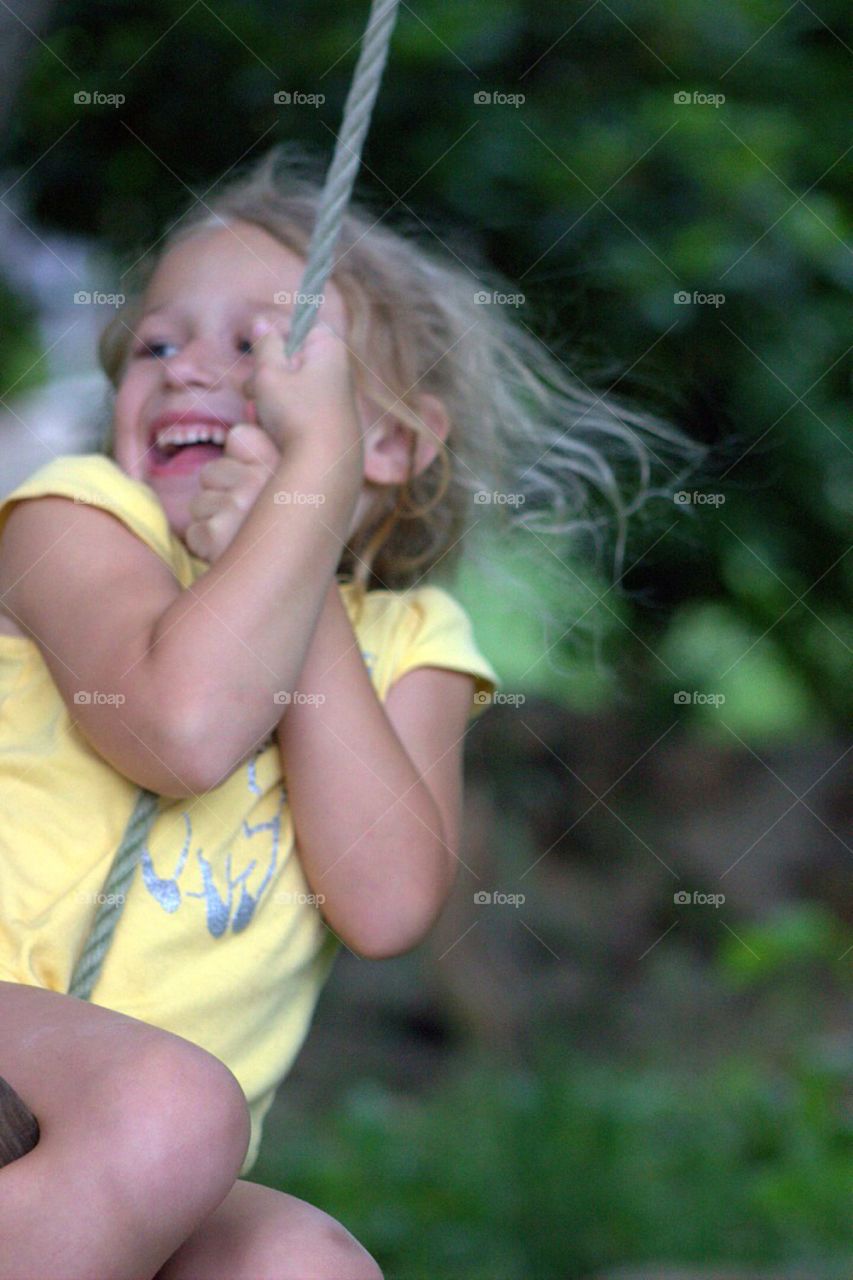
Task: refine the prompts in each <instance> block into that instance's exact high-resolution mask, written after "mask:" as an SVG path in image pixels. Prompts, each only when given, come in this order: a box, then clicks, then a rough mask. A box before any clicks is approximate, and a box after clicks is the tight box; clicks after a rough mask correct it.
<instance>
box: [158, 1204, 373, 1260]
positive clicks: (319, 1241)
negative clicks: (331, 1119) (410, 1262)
mask: <svg viewBox="0 0 853 1280" xmlns="http://www.w3.org/2000/svg"><path fill="white" fill-rule="evenodd" d="M156 1280H382V1272H381V1271H380V1270H379V1267H378V1266H377V1265H376V1263H375V1261H374V1260H373V1258H372V1257H371V1256H370V1254H369V1253H368V1252H367V1250H366V1249H365V1248H363V1247H362V1245H360V1244H359V1243H358V1241H357V1240H356V1239H355V1237H354V1236H352V1235H350V1233H349V1232H348V1231H347V1230H346V1228H345V1227H343V1226H342V1225H341V1224H340V1223H339V1222H336V1221H335V1219H334V1218H330V1217H329V1215H328V1214H327V1213H323V1212H322V1210H321V1209H315V1208H314V1207H313V1205H310V1204H307V1203H306V1202H305V1201H304V1200H298V1199H297V1198H296V1197H295V1196H289V1195H284V1194H283V1193H282V1192H281V1191H273V1190H271V1188H269V1187H262V1186H258V1185H257V1184H256V1183H252V1182H237V1183H235V1185H234V1186H233V1188H232V1189H231V1191H229V1193H228V1195H227V1196H226V1197H225V1199H224V1201H223V1202H222V1204H221V1205H220V1206H219V1208H218V1209H216V1210H214V1212H213V1213H212V1214H211V1216H210V1217H209V1218H208V1220H207V1221H206V1222H204V1223H202V1224H201V1226H199V1227H197V1228H196V1230H195V1231H194V1232H193V1234H192V1235H191V1236H190V1237H189V1238H188V1239H187V1240H186V1241H185V1242H184V1243H183V1244H182V1245H181V1247H180V1249H178V1251H177V1253H175V1254H174V1255H173V1256H172V1257H171V1258H170V1259H169V1261H168V1262H167V1263H166V1265H165V1266H164V1267H163V1268H162V1269H161V1270H160V1271H158V1273H157V1276H156Z"/></svg>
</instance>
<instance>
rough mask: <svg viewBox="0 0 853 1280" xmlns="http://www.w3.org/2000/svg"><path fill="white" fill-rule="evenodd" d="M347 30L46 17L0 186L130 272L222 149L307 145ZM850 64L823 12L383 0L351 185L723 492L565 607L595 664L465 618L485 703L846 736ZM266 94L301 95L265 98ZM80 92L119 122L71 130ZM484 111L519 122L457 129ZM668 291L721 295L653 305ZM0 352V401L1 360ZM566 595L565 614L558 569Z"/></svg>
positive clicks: (345, 12) (205, 14)
mask: <svg viewBox="0 0 853 1280" xmlns="http://www.w3.org/2000/svg"><path fill="white" fill-rule="evenodd" d="M366 14H367V5H366V4H365V5H358V6H341V5H339V4H336V3H333V0H311V2H310V3H309V2H308V0H292V3H291V4H289V5H287V6H285V7H281V6H276V5H271V4H269V3H268V2H267V0H240V2H239V3H237V0H220V2H219V3H217V4H216V5H215V6H209V5H206V4H196V5H192V6H189V7H187V6H185V5H184V4H177V3H175V0H144V2H142V3H139V2H138V0H133V3H131V2H130V0H100V2H96V3H92V0H86V2H85V3H84V2H83V0H65V2H64V3H63V4H62V5H61V6H57V12H56V17H55V20H54V25H53V27H52V29H51V31H50V32H49V33H48V35H47V38H46V40H45V42H44V44H43V45H39V46H38V47H36V48H35V49H34V53H33V58H32V65H31V68H30V73H29V77H28V80H27V85H26V91H25V93H24V94H23V95H22V96H21V100H20V103H19V110H18V111H17V114H16V116H15V120H14V125H13V128H12V130H11V131H10V133H9V136H7V137H6V138H5V139H4V141H3V143H2V160H3V163H4V164H5V165H6V166H10V167H12V169H13V171H15V170H18V171H20V172H22V173H23V171H24V170H26V169H28V170H29V172H27V174H26V176H25V177H24V178H23V181H22V187H23V190H25V192H26V198H27V201H28V205H29V208H30V209H31V211H32V212H33V214H35V215H36V216H37V217H38V218H39V219H40V220H42V221H43V222H45V223H47V224H48V225H51V226H54V227H57V228H62V229H66V230H77V231H82V232H85V233H88V234H92V235H96V236H99V237H101V238H102V240H103V242H104V244H105V246H106V247H107V248H109V249H110V250H112V251H113V252H114V253H115V254H117V255H130V256H131V257H134V256H135V255H136V252H137V251H138V250H139V249H140V247H142V248H145V247H147V246H148V245H150V244H152V243H153V242H154V241H155V240H156V239H157V238H158V236H159V235H160V234H161V231H162V230H163V228H165V227H167V226H168V225H170V224H171V223H172V222H173V221H174V220H175V219H176V218H178V217H179V216H180V214H181V212H182V211H183V210H184V208H185V207H186V204H187V201H188V200H189V199H190V197H191V194H192V193H196V194H197V195H198V196H199V197H201V198H204V195H205V193H206V192H207V191H208V189H209V188H210V187H211V186H212V185H213V184H214V183H215V182H216V180H217V179H218V178H219V177H220V176H222V175H225V174H226V173H227V172H229V171H230V170H232V168H233V167H234V166H235V165H237V164H238V163H239V162H240V161H241V160H242V159H243V158H247V157H250V156H252V155H255V154H259V153H260V152H262V151H263V150H265V149H266V148H267V147H268V146H269V145H271V144H272V143H274V142H277V141H281V140H283V139H286V138H295V139H299V140H301V141H303V142H304V143H306V144H307V145H308V146H310V147H312V148H314V149H315V150H318V151H319V152H321V153H322V154H326V155H330V154H331V146H332V144H333V138H334V133H335V131H336V130H337V128H338V125H339V122H340V118H341V111H342V107H343V102H344V98H345V95H346V92H347V89H348V86H349V81H350V77H351V74H352V68H353V65H354V60H355V56H356V52H355V51H356V46H357V42H358V40H359V38H360V36H361V32H362V28H363V25H364V22H365V19H366ZM851 44H853V34H851V12H850V9H849V6H847V5H846V4H844V3H842V0H826V2H824V3H821V4H815V5H793V6H791V7H790V8H789V9H787V10H784V11H782V10H780V8H779V6H777V5H776V4H770V3H767V2H765V0H721V3H719V4H715V5H713V6H709V5H708V4H707V3H704V2H703V0H679V3H673V2H671V0H655V2H654V3H651V2H649V0H646V2H643V0H623V2H622V3H620V4H619V5H618V6H610V5H604V4H598V5H592V6H588V5H586V4H574V5H566V4H565V3H564V2H563V0H559V2H558V0H541V3H539V4H537V5H536V6H535V7H531V6H529V5H528V4H526V3H524V0H500V2H498V0H489V2H488V3H486V2H485V0H469V3H466V4H464V5H452V6H448V5H446V4H444V3H441V0H422V3H420V4H418V6H417V7H416V8H412V7H411V6H403V8H402V11H401V17H400V20H399V23H398V28H397V31H396V33H395V37H394V43H393V49H392V54H391V59H390V63H389V67H388V71H387V73H386V77H385V81H384V84H383V87H382V90H381V93H380V96H379V100H378V104H377V108H376V112H375V117H374V122H373V125H372V129H371V133H370V136H369V138H368V143H367V148H366V152H365V166H364V171H363V177H362V182H361V189H362V191H363V192H364V193H365V194H366V195H368V196H370V197H371V198H372V199H373V200H374V201H375V202H376V205H377V208H378V209H379V210H380V211H385V210H390V213H389V214H388V216H390V217H391V218H392V219H393V217H394V213H395V212H398V213H404V214H406V213H407V214H408V215H409V216H410V217H411V218H414V219H415V220H416V222H417V220H420V222H422V223H423V224H424V226H425V228H426V229H425V230H424V235H425V237H426V238H427V239H428V240H431V241H433V242H438V241H441V242H444V243H446V244H448V245H449V246H450V247H451V248H452V249H453V251H454V252H456V253H458V254H459V255H460V257H462V258H463V259H464V258H465V257H466V253H468V252H469V251H470V252H471V253H475V254H482V255H484V256H485V258H486V259H488V260H489V261H491V262H492V263H494V264H495V266H496V267H497V268H498V269H499V270H501V271H502V272H503V273H504V274H505V275H506V276H507V277H508V278H510V279H511V280H513V281H515V282H517V284H518V285H519V286H520V287H521V288H523V289H524V291H525V293H526V295H527V299H528V301H527V303H526V305H525V307H524V308H523V309H522V310H523V314H522V316H521V318H522V320H523V321H524V322H525V323H527V324H530V325H531V327H533V328H534V329H536V330H537V332H539V333H540V335H541V336H542V337H543V340H545V341H547V342H548V344H549V345H550V346H551V347H552V349H553V350H554V351H555V352H556V353H557V354H558V355H559V357H560V358H561V359H563V360H565V361H566V362H567V363H568V364H570V366H571V367H572V368H573V369H574V370H575V371H576V372H577V374H578V375H579V376H581V377H583V378H584V379H585V380H586V381H588V382H589V381H590V380H595V385H596V386H599V387H602V388H603V387H605V386H608V385H609V384H610V383H612V382H613V383H618V391H619V392H621V393H624V394H629V395H632V396H634V397H635V398H636V399H637V400H638V402H640V403H642V404H644V405H646V406H647V407H649V408H652V409H655V410H657V411H659V412H662V413H663V414H665V415H667V416H668V417H670V418H671V419H672V420H673V421H675V422H677V423H678V424H679V425H681V426H682V427H683V428H684V429H685V430H686V431H687V432H688V433H690V434H691V435H693V436H694V437H696V438H698V439H701V440H702V441H704V442H706V443H708V444H709V445H710V446H712V448H713V450H714V454H713V463H712V465H711V468H710V469H709V471H708V473H707V475H706V476H704V477H702V478H700V480H699V482H698V484H697V489H698V490H699V491H703V492H704V491H707V492H718V493H721V494H722V495H723V497H724V499H725V501H724V504H723V505H719V506H713V507H709V506H700V505H696V506H694V507H693V511H692V514H693V515H694V516H695V519H694V520H692V521H689V520H686V519H684V518H683V517H684V512H683V511H679V510H675V509H674V508H673V504H672V503H671V502H667V501H666V500H663V499H661V500H659V501H658V502H657V503H656V504H655V503H653V504H651V506H652V507H656V508H657V509H656V510H655V511H651V509H650V515H652V516H653V517H654V518H653V520H651V521H650V522H649V523H647V524H644V523H641V522H638V523H637V525H636V529H635V534H634V538H633V541H632V544H631V548H630V554H629V557H628V564H629V565H632V566H633V567H631V568H630V570H629V572H628V574H627V575H626V578H625V580H624V582H623V583H621V584H619V585H618V586H617V587H615V588H614V589H613V590H612V591H610V593H609V595H608V597H607V600H606V601H605V603H604V604H603V605H600V606H595V609H594V611H593V613H592V615H591V617H592V619H594V620H595V621H596V625H597V626H598V627H599V629H600V635H601V639H602V642H603V644H604V649H605V653H606V661H605V662H604V664H603V665H602V666H600V667H599V668H596V664H595V661H594V660H593V658H592V655H591V652H589V651H587V650H586V649H584V648H583V647H582V646H580V645H579V644H578V643H577V637H576V633H575V632H571V633H569V635H568V636H567V637H566V638H565V640H564V641H563V642H562V645H561V646H558V648H557V650H556V651H555V652H554V654H553V657H554V658H555V661H556V665H557V667H559V668H561V669H562V672H563V674H560V673H559V672H556V673H555V671H554V670H552V669H551V668H550V666H549V664H546V663H542V662H541V661H539V659H540V658H541V643H540V641H539V638H538V633H537V629H536V625H535V621H536V620H535V619H529V618H523V619H522V618H519V617H517V616H516V617H515V618H511V619H509V621H508V622H507V626H506V627H498V628H495V627H494V626H492V630H493V632H494V633H495V634H494V638H493V639H487V642H486V647H487V651H488V652H489V656H490V657H492V659H493V661H494V662H495V664H496V665H497V666H498V669H499V670H500V671H501V672H502V674H503V675H504V676H505V678H506V680H507V682H508V683H510V684H512V683H513V682H515V681H521V682H523V686H524V687H533V688H538V689H544V690H547V691H550V692H553V693H555V694H556V696H559V697H563V698H565V699H567V700H568V701H569V702H570V703H572V704H574V705H577V706H581V707H587V706H589V705H591V704H594V703H595V702H596V701H602V700H605V699H608V698H612V697H613V696H620V697H630V696H632V695H631V690H634V689H639V690H642V700H643V706H644V710H645V714H646V715H647V716H648V718H649V719H650V720H651V721H655V722H657V721H659V722H660V724H661V726H663V725H665V724H666V723H668V722H669V721H670V719H671V717H672V715H673V714H674V710H673V693H674V691H675V690H678V689H680V688H690V689H692V688H696V689H700V690H703V689H704V690H706V691H719V692H722V693H724V694H725V697H726V703H725V714H722V713H718V711H716V710H709V709H708V708H707V707H706V706H703V705H693V704H691V705H690V706H689V707H680V708H677V714H679V715H682V716H685V717H689V718H692V719H693V720H695V721H696V723H697V725H699V726H700V727H704V728H705V730H706V731H707V732H709V733H711V734H716V735H718V736H722V737H723V738H725V739H727V740H728V741H730V742H731V743H732V744H734V742H735V739H734V737H733V736H732V734H731V731H730V729H729V728H728V727H727V726H731V730H734V732H736V733H738V734H740V735H741V736H743V735H746V736H747V737H749V738H751V739H755V738H760V737H761V736H769V735H774V734H785V735H795V734H801V733H802V732H803V730H809V731H814V732H825V731H827V730H829V729H831V728H833V727H837V726H840V724H841V723H843V721H844V720H845V718H846V717H847V715H848V714H849V707H850V700H849V699H850V694H849V689H850V682H849V679H847V678H846V674H847V673H846V660H847V655H848V652H849V644H850V627H849V621H846V620H845V618H844V612H843V601H844V599H845V598H846V597H848V596H849V591H848V587H849V582H850V573H851V570H850V560H849V558H845V556H846V551H847V542H846V528H847V527H848V526H849V517H850V508H851V499H850V494H851V485H850V456H851V450H850V447H849V435H848V427H847V425H846V420H845V416H846V415H845V410H846V398H847V396H848V393H849V381H850V365H849V355H848V338H849V332H848V326H849V291H850V283H851V264H850V255H849V250H848V249H847V248H846V247H845V243H844V242H845V236H846V235H848V234H849V210H850V200H849V187H850V166H849V163H847V162H846V161H845V159H844V155H845V152H846V149H847V147H848V145H849V143H848V139H847V94H848V80H847V75H848V66H849V61H848V60H849V47H850V45H851ZM282 88H289V89H299V90H302V91H303V92H306V93H323V94H325V95H326V101H325V103H324V104H323V105H322V106H321V107H320V108H314V107H311V106H290V107H277V106H275V105H274V103H273V94H274V92H275V91H276V90H278V89H282ZM80 90H89V91H91V90H99V91H100V92H103V93H124V94H125V95H126V99H127V101H126V103H125V104H124V105H122V106H121V107H119V108H115V107H111V106H93V105H89V106H83V107H81V106H78V105H76V104H75V102H74V94H75V93H76V92H78V91H80ZM482 91H489V92H494V91H498V92H502V93H506V94H519V93H522V94H524V96H525V101H524V102H523V104H521V105H520V106H516V107H513V106H509V105H497V104H494V103H493V104H490V105H486V106H484V105H480V104H478V103H477V102H475V94H476V93H478V92H482ZM694 92H697V93H702V94H706V95H707V94H723V95H725V101H724V102H722V103H720V104H719V105H716V106H714V105H710V104H709V103H707V102H699V101H694V100H693V98H692V95H693V94H694ZM679 93H681V94H684V93H686V94H687V95H688V96H690V101H689V102H688V103H678V102H676V101H675V95H677V94H679ZM128 260H129V259H128V258H127V257H126V256H125V257H123V258H122V262H123V263H126V262H127V261H128ZM105 283H107V282H105ZM71 287H72V282H69V289H71ZM678 291H686V292H687V293H688V294H690V295H691V297H692V295H693V293H694V292H697V293H699V294H702V295H708V294H723V295H724V297H725V301H724V303H722V304H721V305H719V306H714V305H710V304H698V303H697V304H694V303H691V304H690V305H680V304H677V303H675V301H674V296H675V293H676V292H678ZM0 359H2V368H0V373H2V376H3V381H4V383H7V382H8V381H11V379H12V376H13V375H14V374H15V373H16V365H15V356H14V349H13V350H12V354H11V355H10V354H9V351H8V350H5V351H4V352H3V355H2V357H0ZM543 565H544V560H543ZM608 585H610V584H606V583H603V582H601V583H598V585H597V589H596V594H598V595H601V593H602V592H603V591H604V590H606V589H607V586H608ZM465 591H466V600H467V601H468V603H469V604H470V605H471V606H472V608H473V610H474V613H475V621H476V623H477V625H478V628H479V627H480V626H481V624H482V625H483V626H485V627H486V628H488V627H489V618H490V617H492V616H493V610H494V601H493V597H492V596H491V594H489V593H487V592H485V591H484V590H478V583H477V579H476V576H475V575H472V576H471V577H470V579H469V580H468V581H467V584H466V588H465ZM565 591H566V596H567V600H566V602H565V608H566V612H567V618H569V619H570V618H571V617H573V616H574V611H575V605H576V603H577V602H576V600H575V599H574V596H575V594H576V593H575V591H574V586H573V580H572V579H571V577H570V576H568V575H567V576H566V578H565ZM593 604H594V600H593ZM583 608H586V605H585V604H584V605H582V609H583ZM611 610H612V612H611ZM510 612H511V606H510V605H508V606H507V609H506V611H505V613H506V614H508V613H510ZM507 630H509V631H511V632H512V634H513V637H514V641H515V642H516V643H514V644H513V646H512V648H509V646H507V645H506V644H505V643H503V642H502V639H501V637H502V635H504V634H505V633H506V632H507ZM565 673H571V674H568V675H566V674H565Z"/></svg>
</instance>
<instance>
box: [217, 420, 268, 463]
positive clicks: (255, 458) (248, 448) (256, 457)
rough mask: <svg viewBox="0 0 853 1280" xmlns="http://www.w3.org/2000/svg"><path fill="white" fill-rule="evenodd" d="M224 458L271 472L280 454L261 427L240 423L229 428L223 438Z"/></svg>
mask: <svg viewBox="0 0 853 1280" xmlns="http://www.w3.org/2000/svg"><path fill="white" fill-rule="evenodd" d="M225 457H226V458H229V459H232V460H233V461H235V462H240V463H248V464H250V465H255V466H260V467H264V468H269V469H270V470H272V469H273V468H274V467H276V466H277V465H278V463H279V460H280V458H281V454H280V453H279V450H278V448H277V447H276V445H275V443H274V441H273V440H271V439H270V437H269V436H268V435H267V433H266V431H264V430H263V429H262V428H261V427H256V426H252V425H251V424H250V423H247V422H240V423H237V424H236V425H235V426H234V427H232V428H231V430H230V431H229V432H228V435H227V436H226V438H225Z"/></svg>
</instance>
